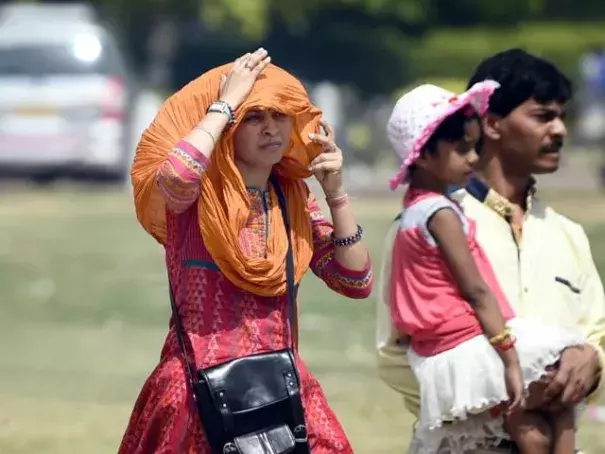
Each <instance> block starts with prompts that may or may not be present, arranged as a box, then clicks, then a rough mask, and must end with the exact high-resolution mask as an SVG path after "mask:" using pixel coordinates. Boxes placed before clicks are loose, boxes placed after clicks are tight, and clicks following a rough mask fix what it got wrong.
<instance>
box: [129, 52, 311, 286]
mask: <svg viewBox="0 0 605 454" xmlns="http://www.w3.org/2000/svg"><path fill="white" fill-rule="evenodd" d="M230 67H231V64H228V65H224V66H220V67H218V68H214V69H212V70H210V71H208V72H206V73H205V74H203V75H202V76H200V77H199V78H197V79H195V80H194V81H192V82H191V83H189V84H188V85H186V86H185V87H183V88H182V89H181V90H180V91H178V92H177V93H176V94H174V95H173V96H171V97H170V98H169V99H168V100H167V101H166V102H165V103H164V104H163V106H162V108H161V109H160V111H159V113H158V114H157V116H156V118H155V119H154V121H153V122H152V124H151V125H150V126H149V128H147V130H146V131H145V132H144V133H143V136H142V138H141V140H140V142H139V145H138V147H137V150H136V155H135V159H134V164H133V167H132V172H131V176H132V184H133V186H134V198H135V207H136V213H137V218H138V220H139V222H140V223H141V224H142V225H143V227H144V228H145V230H147V232H148V233H149V234H151V235H152V236H153V237H154V238H155V239H156V240H157V241H159V242H160V243H162V244H164V243H165V241H166V211H165V210H166V207H165V203H164V198H163V195H162V193H161V192H160V190H159V188H158V186H157V185H156V175H157V172H158V169H159V168H160V166H161V165H162V163H163V162H164V160H165V159H166V156H167V154H168V153H169V151H170V150H171V149H172V147H173V146H174V145H175V144H176V143H177V142H178V141H179V140H181V139H182V138H183V137H184V136H186V135H187V134H188V133H189V132H190V131H191V130H192V129H193V128H194V126H195V125H196V124H198V123H199V122H200V120H201V119H202V118H203V117H204V115H205V114H206V110H207V109H208V107H209V106H210V104H211V103H212V102H213V101H215V100H216V99H218V95H219V87H220V80H221V76H222V75H223V74H226V73H227V71H228V70H229V68H230ZM253 107H254V108H260V109H274V110H277V111H280V112H283V113H284V114H286V115H288V116H290V117H291V118H292V120H293V133H292V145H291V147H290V149H289V150H287V151H286V153H285V155H284V157H283V158H282V160H281V161H280V162H279V163H278V164H277V165H276V166H275V170H276V171H277V173H278V175H279V176H280V178H279V180H280V187H281V188H282V191H283V192H284V195H285V198H286V203H287V208H288V214H289V218H290V225H291V228H292V244H293V250H294V262H295V278H296V281H297V282H299V281H300V279H301V278H302V276H303V275H304V273H305V272H306V271H307V269H308V266H309V262H310V260H311V256H312V254H313V238H312V231H311V223H310V220H309V215H308V212H307V198H308V194H307V189H306V186H305V184H304V181H303V180H302V179H303V178H306V177H309V176H310V172H309V170H308V166H309V164H310V162H311V161H312V160H313V159H314V158H315V157H316V156H318V155H319V154H320V153H321V149H320V147H319V146H317V145H316V144H314V143H313V142H311V141H310V139H309V133H310V132H318V131H319V120H320V118H321V111H320V110H319V109H318V108H316V107H315V106H313V105H312V104H311V102H310V101H309V98H308V96H307V93H306V91H305V89H304V87H303V86H302V84H301V83H300V82H299V81H298V80H297V79H296V78H295V77H293V76H292V75H290V74H289V73H287V72H286V71H284V70H283V69H281V68H279V67H277V66H274V65H269V66H268V67H267V68H265V70H264V71H263V73H262V74H261V75H260V76H259V78H258V79H257V81H256V84H255V85H254V88H253V89H252V92H251V93H250V95H249V96H248V98H247V100H246V101H245V102H244V103H243V104H242V105H241V106H240V107H239V108H238V109H237V111H236V112H235V116H236V120H237V119H238V118H242V117H243V116H244V115H245V113H246V111H248V110H249V109H251V108H253ZM236 128H237V124H235V125H234V126H232V127H230V128H228V129H226V130H225V131H224V132H223V135H222V136H221V138H220V140H219V141H218V143H217V145H216V147H215V149H214V151H213V153H212V157H211V159H210V165H209V167H208V169H207V171H206V172H205V173H204V175H203V177H202V179H201V181H200V184H201V191H200V198H199V199H198V202H197V207H198V218H199V227H200V232H201V234H202V237H203V239H204V244H205V245H206V248H207V249H208V251H209V252H210V254H211V255H212V257H213V259H214V261H215V263H216V264H217V265H218V267H219V268H220V270H221V271H222V272H223V273H224V274H225V276H226V277H227V278H228V279H229V280H230V281H231V282H233V283H234V284H235V285H237V286H238V287H239V288H241V289H244V290H247V291H250V292H252V293H254V294H257V295H261V296H275V295H281V294H283V293H285V291H286V282H285V274H286V273H285V257H286V251H287V247H288V241H287V238H286V234H285V227H284V224H283V220H282V217H281V213H280V211H279V207H278V204H277V198H276V195H275V192H274V191H273V190H271V200H272V203H271V211H270V214H269V218H270V221H269V222H270V225H269V232H270V237H269V239H268V241H267V249H266V250H267V254H266V257H247V256H245V255H244V253H243V252H242V249H241V247H240V244H239V234H240V231H241V230H242V228H243V227H244V226H245V224H246V222H247V220H248V217H249V214H250V201H249V198H248V193H247V190H246V187H245V184H244V181H243V179H242V177H241V175H240V173H239V171H238V169H237V167H236V166H235V161H234V151H235V150H234V148H233V134H234V131H235V129H236Z"/></svg>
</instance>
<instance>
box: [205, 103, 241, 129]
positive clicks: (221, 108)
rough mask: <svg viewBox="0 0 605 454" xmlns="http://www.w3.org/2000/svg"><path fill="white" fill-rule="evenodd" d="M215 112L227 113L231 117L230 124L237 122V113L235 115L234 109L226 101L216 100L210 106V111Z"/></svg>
mask: <svg viewBox="0 0 605 454" xmlns="http://www.w3.org/2000/svg"><path fill="white" fill-rule="evenodd" d="M210 112H215V113H221V114H225V115H227V117H229V124H232V123H235V115H233V110H232V109H231V107H230V106H229V104H227V103H226V102H225V101H220V100H219V101H214V102H213V103H212V104H210V107H208V113H210Z"/></svg>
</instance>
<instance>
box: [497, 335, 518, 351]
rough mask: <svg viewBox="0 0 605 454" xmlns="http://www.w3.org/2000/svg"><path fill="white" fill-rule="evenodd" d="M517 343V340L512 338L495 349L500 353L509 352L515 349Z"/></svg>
mask: <svg viewBox="0 0 605 454" xmlns="http://www.w3.org/2000/svg"><path fill="white" fill-rule="evenodd" d="M516 343H517V339H515V338H514V337H510V338H509V340H507V341H504V342H502V343H501V344H498V345H494V348H495V349H496V350H498V351H499V352H507V351H509V350H510V349H511V348H513V347H514V346H515V344H516Z"/></svg>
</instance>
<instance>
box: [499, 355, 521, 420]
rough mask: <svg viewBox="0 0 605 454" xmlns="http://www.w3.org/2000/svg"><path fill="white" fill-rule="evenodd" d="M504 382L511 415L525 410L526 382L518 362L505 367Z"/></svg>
mask: <svg viewBox="0 0 605 454" xmlns="http://www.w3.org/2000/svg"><path fill="white" fill-rule="evenodd" d="M504 380H505V382H506V391H507V392H508V397H509V405H508V409H507V412H508V413H509V414H510V413H515V412H517V411H521V410H523V409H524V408H525V382H524V380H523V373H522V372H521V366H520V365H519V363H518V362H515V363H511V364H507V365H505V368H504Z"/></svg>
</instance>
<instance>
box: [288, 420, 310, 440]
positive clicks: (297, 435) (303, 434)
mask: <svg viewBox="0 0 605 454" xmlns="http://www.w3.org/2000/svg"><path fill="white" fill-rule="evenodd" d="M292 433H293V435H294V441H295V442H296V443H306V442H307V441H309V436H308V435H307V428H306V427H305V426H304V425H303V424H300V425H298V426H296V427H295V428H294V430H293V431H292Z"/></svg>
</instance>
